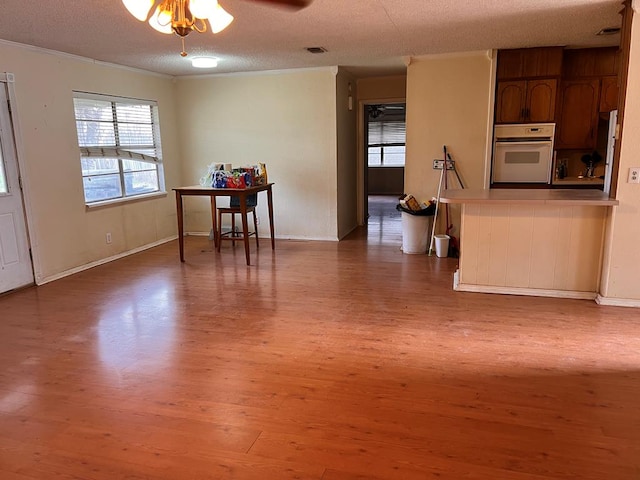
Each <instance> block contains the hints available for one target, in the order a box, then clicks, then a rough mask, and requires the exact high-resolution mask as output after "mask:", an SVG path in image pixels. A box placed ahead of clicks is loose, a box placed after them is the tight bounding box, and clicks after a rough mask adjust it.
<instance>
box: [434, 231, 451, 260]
mask: <svg viewBox="0 0 640 480" xmlns="http://www.w3.org/2000/svg"><path fill="white" fill-rule="evenodd" d="M434 238H435V239H436V256H437V257H448V256H449V239H450V238H451V237H449V235H436V236H435V237H434Z"/></svg>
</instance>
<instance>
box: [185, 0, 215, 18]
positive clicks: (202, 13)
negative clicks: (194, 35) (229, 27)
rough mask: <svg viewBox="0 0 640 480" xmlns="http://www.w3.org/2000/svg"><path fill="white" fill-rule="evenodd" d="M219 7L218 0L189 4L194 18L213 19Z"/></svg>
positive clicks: (193, 1)
mask: <svg viewBox="0 0 640 480" xmlns="http://www.w3.org/2000/svg"><path fill="white" fill-rule="evenodd" d="M217 6H218V0H191V1H190V2H189V10H191V13H192V14H193V16H194V17H198V18H203V19H206V18H211V17H212V16H213V15H214V14H215V11H216V7H217Z"/></svg>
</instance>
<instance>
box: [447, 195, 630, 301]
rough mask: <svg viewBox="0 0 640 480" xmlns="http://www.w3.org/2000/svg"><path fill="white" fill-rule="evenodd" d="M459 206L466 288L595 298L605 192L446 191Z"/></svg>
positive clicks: (607, 201) (461, 279)
mask: <svg viewBox="0 0 640 480" xmlns="http://www.w3.org/2000/svg"><path fill="white" fill-rule="evenodd" d="M441 202H442V203H451V204H461V205H462V211H461V227H460V262H459V266H458V271H457V272H456V276H455V278H454V288H455V289H456V290H460V291H471V292H484V293H502V294H513V295H532V296H549V297H565V298H582V299H595V298H596V296H597V294H598V292H599V289H600V276H601V270H602V258H603V249H604V238H605V235H604V233H605V228H606V219H607V216H608V215H609V209H610V208H612V207H614V206H615V205H618V201H617V200H615V199H611V198H609V196H608V195H607V194H605V193H603V192H602V191H600V190H571V189H567V190H560V189H492V190H445V192H444V193H443V194H442V195H441Z"/></svg>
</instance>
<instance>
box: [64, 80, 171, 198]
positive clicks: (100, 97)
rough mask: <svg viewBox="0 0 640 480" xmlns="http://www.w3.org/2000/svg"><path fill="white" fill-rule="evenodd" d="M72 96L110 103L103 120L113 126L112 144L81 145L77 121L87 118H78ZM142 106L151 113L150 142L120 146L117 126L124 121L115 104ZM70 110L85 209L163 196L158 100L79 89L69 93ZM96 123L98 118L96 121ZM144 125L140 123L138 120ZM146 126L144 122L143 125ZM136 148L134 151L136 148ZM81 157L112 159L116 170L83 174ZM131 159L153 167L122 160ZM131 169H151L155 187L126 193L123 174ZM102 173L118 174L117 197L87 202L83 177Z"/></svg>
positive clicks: (148, 170) (125, 175)
mask: <svg viewBox="0 0 640 480" xmlns="http://www.w3.org/2000/svg"><path fill="white" fill-rule="evenodd" d="M76 99H79V100H95V101H96V102H109V103H111V112H112V118H111V120H110V121H108V120H103V122H105V123H110V124H111V125H113V129H114V142H115V144H114V145H108V146H106V145H103V146H100V145H81V138H80V130H79V129H78V125H79V122H82V121H88V120H84V119H82V118H78V117H79V116H78V111H77V110H76ZM118 104H119V105H144V106H149V107H150V114H151V119H150V120H151V124H150V126H151V135H152V140H153V144H143V145H121V144H120V143H121V141H120V130H122V129H121V128H120V126H121V125H122V124H124V123H128V122H124V121H118V118H117V115H116V110H117V105H118ZM73 111H74V121H75V122H76V134H77V135H78V138H77V141H78V149H79V153H80V157H79V159H80V162H79V163H80V173H81V178H82V183H83V187H82V188H83V194H84V203H85V206H86V207H87V208H92V207H100V206H105V205H111V204H116V203H123V202H131V201H137V200H142V199H147V198H151V197H157V196H166V194H167V192H166V188H165V179H164V168H163V161H162V146H161V138H160V121H159V112H158V102H156V101H154V100H143V99H138V98H131V97H119V96H113V95H105V94H99V93H89V92H81V91H74V92H73ZM96 122H98V120H96ZM141 124H142V125H144V123H141ZM147 125H148V124H147ZM136 150H138V152H137V151H136ZM140 150H147V151H149V150H151V151H152V152H153V153H154V154H155V155H148V154H146V153H140V152H139V151H140ZM85 159H105V160H107V159H112V160H116V163H117V171H115V169H114V171H113V172H110V173H108V174H107V173H104V174H95V173H94V174H85V173H84V171H83V161H84V160H85ZM127 160H129V161H135V162H142V163H148V164H152V165H153V168H148V169H141V170H137V169H134V170H131V169H127V168H125V161H127ZM132 172H155V177H156V178H155V180H156V181H157V189H154V190H152V191H146V192H141V193H129V194H127V188H126V177H127V174H131V173H132ZM102 175H118V180H119V188H120V196H117V197H110V198H105V199H100V200H93V201H90V200H88V199H87V190H86V188H85V179H86V178H92V177H93V178H95V177H100V176H102Z"/></svg>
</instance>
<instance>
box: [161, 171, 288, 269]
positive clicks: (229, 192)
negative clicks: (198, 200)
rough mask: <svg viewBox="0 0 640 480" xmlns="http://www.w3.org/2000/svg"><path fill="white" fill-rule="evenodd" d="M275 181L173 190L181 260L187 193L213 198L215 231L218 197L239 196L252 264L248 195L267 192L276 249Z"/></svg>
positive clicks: (243, 230)
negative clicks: (274, 223) (241, 186)
mask: <svg viewBox="0 0 640 480" xmlns="http://www.w3.org/2000/svg"><path fill="white" fill-rule="evenodd" d="M272 185H273V183H267V184H265V185H258V186H255V187H248V188H213V187H202V186H200V185H194V186H191V187H178V188H174V189H173V190H174V191H175V192H176V209H177V213H178V244H179V246H180V261H181V262H184V225H183V211H182V197H183V196H185V195H190V196H205V197H210V198H211V223H212V225H213V231H214V233H215V232H217V231H218V228H217V227H218V225H217V219H216V209H217V207H216V198H217V197H238V199H239V200H240V211H241V213H242V233H243V234H244V239H245V242H244V252H245V256H246V257H247V265H251V260H250V256H249V242H248V238H249V226H248V225H247V196H249V195H253V194H256V193H258V192H263V191H266V192H267V206H268V208H269V227H270V230H271V249H272V250H275V248H276V241H275V235H274V231H273V197H272V193H271V186H272ZM214 244H215V246H216V247H217V246H218V245H217V235H214Z"/></svg>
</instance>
